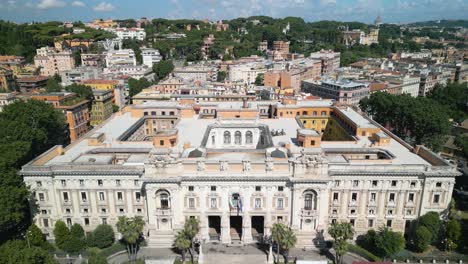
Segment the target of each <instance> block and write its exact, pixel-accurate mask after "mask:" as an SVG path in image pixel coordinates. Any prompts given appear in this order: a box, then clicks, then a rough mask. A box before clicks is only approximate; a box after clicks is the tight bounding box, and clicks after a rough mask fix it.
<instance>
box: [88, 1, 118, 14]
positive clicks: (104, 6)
mask: <svg viewBox="0 0 468 264" xmlns="http://www.w3.org/2000/svg"><path fill="white" fill-rule="evenodd" d="M114 9H115V6H113V5H112V4H111V3H107V2H102V3H100V4H98V5H97V6H95V7H93V10H94V11H98V12H110V11H113V10H114Z"/></svg>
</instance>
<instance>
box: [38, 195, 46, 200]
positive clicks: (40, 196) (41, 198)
mask: <svg viewBox="0 0 468 264" xmlns="http://www.w3.org/2000/svg"><path fill="white" fill-rule="evenodd" d="M37 195H38V196H39V201H44V200H45V199H44V193H38V194H37Z"/></svg>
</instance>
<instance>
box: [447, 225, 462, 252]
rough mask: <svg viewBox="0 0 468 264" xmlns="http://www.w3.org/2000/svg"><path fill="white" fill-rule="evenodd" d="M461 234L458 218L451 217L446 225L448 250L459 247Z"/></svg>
mask: <svg viewBox="0 0 468 264" xmlns="http://www.w3.org/2000/svg"><path fill="white" fill-rule="evenodd" d="M460 236H461V225H460V222H458V220H455V219H451V220H449V221H448V222H447V223H446V225H445V239H446V247H447V250H449V251H452V250H454V249H455V248H456V247H457V243H458V241H459V239H460Z"/></svg>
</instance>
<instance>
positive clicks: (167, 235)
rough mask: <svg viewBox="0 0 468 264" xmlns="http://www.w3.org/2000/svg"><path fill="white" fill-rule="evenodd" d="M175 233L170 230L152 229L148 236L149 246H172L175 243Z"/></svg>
mask: <svg viewBox="0 0 468 264" xmlns="http://www.w3.org/2000/svg"><path fill="white" fill-rule="evenodd" d="M174 239H175V236H174V233H173V232H172V231H170V230H168V231H162V230H158V231H156V230H152V232H151V233H150V237H149V238H148V247H151V248H172V246H173V244H174Z"/></svg>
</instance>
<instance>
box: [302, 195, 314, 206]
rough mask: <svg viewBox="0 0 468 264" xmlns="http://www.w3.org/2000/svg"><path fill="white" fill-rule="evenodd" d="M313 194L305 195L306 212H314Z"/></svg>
mask: <svg viewBox="0 0 468 264" xmlns="http://www.w3.org/2000/svg"><path fill="white" fill-rule="evenodd" d="M312 198H313V197H312V194H311V193H308V194H306V195H305V198H304V209H306V210H312Z"/></svg>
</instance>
